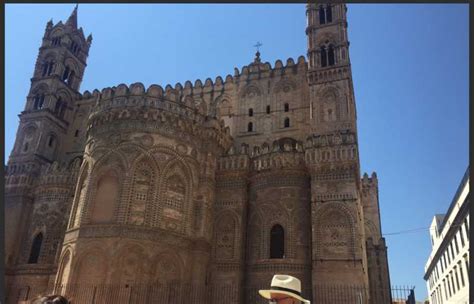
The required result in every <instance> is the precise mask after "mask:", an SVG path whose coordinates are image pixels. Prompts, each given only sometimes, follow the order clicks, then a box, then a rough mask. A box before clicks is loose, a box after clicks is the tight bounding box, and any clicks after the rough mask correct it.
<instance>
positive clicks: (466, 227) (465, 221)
mask: <svg viewBox="0 0 474 304" xmlns="http://www.w3.org/2000/svg"><path fill="white" fill-rule="evenodd" d="M464 230H465V231H466V237H467V239H468V240H469V224H468V223H467V217H466V218H464Z"/></svg>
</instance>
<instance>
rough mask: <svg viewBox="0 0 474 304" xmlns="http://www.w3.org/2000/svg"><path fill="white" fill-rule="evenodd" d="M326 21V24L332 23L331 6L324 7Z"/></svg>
mask: <svg viewBox="0 0 474 304" xmlns="http://www.w3.org/2000/svg"><path fill="white" fill-rule="evenodd" d="M326 20H327V22H328V23H329V22H332V7H331V5H329V4H328V5H327V6H326Z"/></svg>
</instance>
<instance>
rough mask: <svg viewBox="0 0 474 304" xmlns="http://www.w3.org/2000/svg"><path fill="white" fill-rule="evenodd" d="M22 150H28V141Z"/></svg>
mask: <svg viewBox="0 0 474 304" xmlns="http://www.w3.org/2000/svg"><path fill="white" fill-rule="evenodd" d="M23 152H28V143H27V142H26V143H25V145H24V146H23Z"/></svg>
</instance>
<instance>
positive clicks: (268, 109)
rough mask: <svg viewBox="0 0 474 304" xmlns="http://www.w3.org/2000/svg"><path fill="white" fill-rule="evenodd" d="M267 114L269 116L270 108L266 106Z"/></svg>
mask: <svg viewBox="0 0 474 304" xmlns="http://www.w3.org/2000/svg"><path fill="white" fill-rule="evenodd" d="M267 114H270V106H267Z"/></svg>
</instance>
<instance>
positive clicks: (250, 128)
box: [247, 122, 253, 132]
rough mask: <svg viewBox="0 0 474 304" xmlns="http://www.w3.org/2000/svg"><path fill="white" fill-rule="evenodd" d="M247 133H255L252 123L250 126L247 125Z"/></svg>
mask: <svg viewBox="0 0 474 304" xmlns="http://www.w3.org/2000/svg"><path fill="white" fill-rule="evenodd" d="M247 131H248V132H253V123H252V122H249V124H248V125H247Z"/></svg>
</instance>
